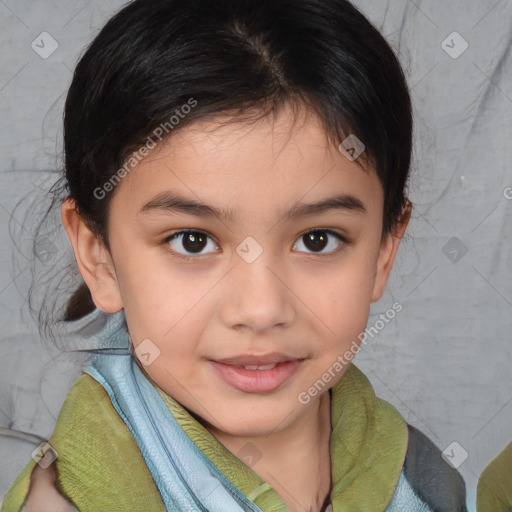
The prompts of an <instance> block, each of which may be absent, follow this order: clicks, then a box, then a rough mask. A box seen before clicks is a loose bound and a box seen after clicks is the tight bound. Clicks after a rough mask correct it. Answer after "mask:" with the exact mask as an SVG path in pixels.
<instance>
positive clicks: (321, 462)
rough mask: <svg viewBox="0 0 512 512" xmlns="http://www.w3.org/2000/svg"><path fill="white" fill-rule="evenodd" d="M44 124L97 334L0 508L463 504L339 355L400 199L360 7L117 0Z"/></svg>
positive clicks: (405, 148)
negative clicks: (55, 134)
mask: <svg viewBox="0 0 512 512" xmlns="http://www.w3.org/2000/svg"><path fill="white" fill-rule="evenodd" d="M64 129H65V133H64V138H65V171H64V179H65V184H66V192H67V193H66V196H65V197H64V198H63V199H64V200H63V202H62V210H61V211H62V220H63V225H64V229H65V230H66V233H67V235H68V237H69V240H70V242H71V245H72V247H73V250H74V254H75V259H76V263H77V265H78V268H79V270H80V273H81V276H82V277H83V281H84V284H83V285H82V286H81V287H80V288H79V289H78V290H77V291H76V292H75V293H74V295H73V296H72V297H71V299H70V300H69V303H68V306H67V309H66V311H65V312H64V314H63V320H64V322H65V323H66V326H67V329H68V330H69V332H70V333H71V332H79V333H82V334H83V336H84V339H85V337H88V342H91V340H92V341H94V342H95V343H96V344H98V345H99V346H100V347H101V349H98V350H95V351H92V352H93V353H92V354H91V357H90V359H89V362H88V364H87V366H86V367H85V368H84V372H83V374H82V375H81V376H80V377H79V378H78V380H77V381H76V382H75V384H74V386H73V387H72V389H71V390H70V392H69V394H68V396H67V398H66V401H65V403H64V405H63V407H62V409H61V412H60V414H59V418H58V420H57V424H56V426H55V430H54V432H53V434H52V436H51V438H50V439H49V442H48V443H47V444H46V445H45V446H43V447H42V449H41V452H40V454H39V455H38V456H37V457H35V460H33V461H31V462H30V463H29V464H28V465H27V467H26V468H25V469H24V470H23V471H22V473H21V474H20V475H19V477H18V478H17V480H16V481H15V482H14V484H13V485H12V487H11V489H10V491H9V493H8V494H7V496H6V498H5V502H4V505H3V508H2V510H3V511H7V512H11V511H18V510H25V511H26V512H37V511H40V510H44V511H48V510H80V511H81V512H88V511H94V512H101V511H109V512H112V511H151V512H153V511H163V510H169V511H180V512H184V511H198V510H200V511H216V512H221V511H222V512H225V511H242V510H243V511H258V510H263V511H285V510H291V511H297V512H298V511H314V512H318V511H325V510H331V511H332V510H334V511H335V512H338V511H350V512H353V511H356V510H362V511H368V512H378V511H388V512H389V511H398V510H407V511H434V510H450V511H463V510H465V496H464V493H465V489H464V483H463V482H462V480H461V478H460V476H459V474H458V472H457V471H456V470H454V469H453V468H451V466H449V465H448V464H447V463H445V462H444V460H443V459H442V458H441V456H440V453H439V450H438V449H437V448H436V447H435V446H434V445H433V444H432V443H431V442H430V441H429V440H428V439H427V438H426V437H425V436H424V435H423V434H422V433H421V432H419V431H418V430H416V429H414V428H413V427H411V426H409V425H407V423H406V422H405V421H404V420H403V418H402V417H401V416H400V415H399V413H398V412H397V411H396V409H394V408H393V407H392V406H391V405H390V404H388V403H387V402H384V401H383V400H380V399H378V398H377V397H376V396H375V394H374V392H373V390H372V387H371V385H370V383H369V381H368V380H367V379H366V377H365V376H364V375H363V374H362V373H361V372H360V371H359V370H358V369H357V368H356V367H355V366H354V365H353V364H352V358H353V356H354V354H355V353H356V352H357V350H358V349H359V347H360V345H361V343H366V339H365V338H366V337H365V328H366V324H367V321H368V315H369V308H370V304H371V303H372V302H375V301H377V300H379V298H380V297H381V296H382V293H383V290H384V287H385V284H386V281H387V279H388V276H389V274H390V272H391V269H392V266H393V263H394V260H395V255H396V252H397V250H398V246H399V243H400V239H401V237H402V236H403V234H404V231H405V229H406V227H407V223H408V220H409V217H410V209H411V206H410V203H409V202H408V201H407V200H406V197H405V186H406V182H407V176H408V172H409V165H410V153H411V136H412V120H411V106H410V98H409V94H408V91H407V87H406V84H405V80H404V76H403V73H402V70H401V68H400V65H399V63H398V61H397V59H396V57H395V56H394V54H393V52H392V51H391V49H390V48H389V46H388V45H387V43H386V42H385V40H384V39H383V37H382V36H381V35H380V34H379V33H378V31H377V30H376V29H375V28H374V27H373V26H372V25H371V24H370V23H369V22H368V21H367V20H366V19H365V18H364V16H363V15H362V14H361V13H359V11H357V10H356V9H355V8H354V7H353V6H352V5H351V4H350V3H349V2H347V1H345V0H322V1H319V0H293V1H292V0H272V1H270V0H258V1H254V0H216V1H215V2H213V1H211V0H194V1H190V2H181V1H179V0H154V1H152V2H148V1H147V0H135V1H134V2H132V3H130V4H129V5H127V6H126V7H124V8H123V9H122V10H121V11H120V12H119V13H118V14H117V15H115V16H114V17H113V18H112V19H111V20H110V21H109V22H108V23H107V25H106V26H105V27H104V29H103V30H102V31H101V32H100V34H99V35H98V36H97V37H96V38H95V40H94V41H93V43H92V44H91V45H90V47H89V48H88V49H87V51H86V52H85V54H84V55H83V57H82V58H81V60H80V62H79V63H78V65H77V68H76V70H75V74H74V78H73V82H72V84H71V87H70V89H69V93H68V97H67V101H66V106H65V120H64ZM401 308H402V306H401V304H399V303H395V304H393V308H391V309H390V310H389V311H390V313H389V318H392V315H391V313H393V316H394V315H395V314H396V313H397V312H399V311H400V310H401ZM386 316H387V315H386ZM389 318H387V320H386V321H389ZM91 333H93V334H92V335H91Z"/></svg>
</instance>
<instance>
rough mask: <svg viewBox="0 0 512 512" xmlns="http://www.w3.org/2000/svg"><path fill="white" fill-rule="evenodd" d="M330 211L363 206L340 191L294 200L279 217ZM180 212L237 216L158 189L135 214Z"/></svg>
mask: <svg viewBox="0 0 512 512" xmlns="http://www.w3.org/2000/svg"><path fill="white" fill-rule="evenodd" d="M330 210H341V211H349V212H354V213H359V214H364V213H366V211H367V210H366V207H365V205H364V204H363V202H362V201H361V200H360V199H358V198H357V197H355V196H353V195H350V194H341V195H337V196H334V197H329V198H326V199H322V200H321V201H318V202H316V203H296V204H295V205H293V206H292V207H291V208H290V209H289V210H287V211H286V212H284V214H283V215H282V216H283V220H295V219H298V218H302V217H310V216H313V215H320V214H322V213H326V212H328V211H330ZM151 212H162V213H184V214H186V215H195V216H197V217H217V218H219V219H221V220H223V221H226V222H233V221H234V220H235V219H236V218H237V214H236V210H233V209H232V208H223V207H216V206H212V205H208V204H204V203H200V202H198V201H195V200H193V199H190V198H186V197H183V196H180V195H178V194H175V193H170V192H162V193H160V194H158V195H157V196H155V197H154V198H153V199H151V200H150V201H148V202H147V203H145V204H144V206H143V207H142V208H141V209H140V210H139V213H143V214H146V213H151Z"/></svg>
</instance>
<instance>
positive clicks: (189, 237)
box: [183, 231, 207, 252]
mask: <svg viewBox="0 0 512 512" xmlns="http://www.w3.org/2000/svg"><path fill="white" fill-rule="evenodd" d="M206 238H207V237H206V236H205V235H204V234H203V233H199V232H197V231H190V232H188V233H185V234H184V236H183V247H184V248H185V250H187V251H188V252H195V251H197V252H201V251H202V250H203V249H204V247H205V246H206Z"/></svg>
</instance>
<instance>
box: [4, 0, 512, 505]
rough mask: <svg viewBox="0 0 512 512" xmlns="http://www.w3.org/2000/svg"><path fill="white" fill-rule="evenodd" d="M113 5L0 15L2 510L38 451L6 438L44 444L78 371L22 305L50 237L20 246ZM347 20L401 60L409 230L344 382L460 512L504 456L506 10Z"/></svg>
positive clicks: (510, 108)
mask: <svg viewBox="0 0 512 512" xmlns="http://www.w3.org/2000/svg"><path fill="white" fill-rule="evenodd" d="M123 3H124V2H122V1H119V0H117V1H116V0H108V1H102V2H99V1H95V0H90V1H87V0H66V1H62V0H60V1H57V0H45V1H34V0H30V1H29V0H1V1H0V27H1V31H0V34H1V35H0V45H1V59H2V65H1V68H0V134H1V137H0V154H1V157H2V158H1V159H0V180H1V187H0V241H1V244H0V262H1V269H2V271H1V274H0V322H1V323H0V325H1V336H0V339H1V342H0V343H1V345H0V349H1V356H0V361H1V366H0V427H3V428H0V498H1V497H2V496H3V495H4V494H5V492H6V491H7V489H8V487H9V485H10V484H11V482H12V481H13V480H14V478H15V477H16V475H17V474H18V473H19V471H20V470H21V469H22V468H23V467H24V466H25V465H26V463H27V461H28V460H29V457H30V456H31V452H32V451H33V450H34V448H35V447H36V446H37V444H38V441H37V438H36V437H32V438H28V437H27V436H26V435H25V438H24V439H20V438H16V437H12V434H16V432H24V433H28V434H31V435H34V436H39V437H40V438H41V439H45V438H48V437H49V435H50V434H51V432H52V429H53V425H54V423H55V419H56V417H57V414H58V412H59V409H60V406H61V405H62V402H63V400H64V398H65V396H66V393H67V391H68V389H69V388H70V387H71V385H72V383H73V381H74V380H75V379H76V377H77V376H78V375H79V373H80V364H81V361H82V360H83V359H82V358H83V355H82V354H80V353H76V352H75V353H70V352H69V351H68V352H63V351H62V350H59V349H58V348H57V347H55V346H53V345H52V344H50V343H46V344H45V343H42V342H41V338H40V336H39V334H38V333H37V327H36V324H35V321H34V320H33V318H32V317H31V316H30V314H29V313H28V305H27V297H28V289H29V286H30V284H31V282H32V279H33V278H34V276H35V278H36V281H37V282H38V283H39V284H40V285H41V283H43V286H42V287H43V288H44V283H45V280H46V281H49V282H50V283H52V285H53V286H54V287H55V284H56V278H55V277H54V274H52V272H54V271H55V269H58V270H60V272H61V273H62V271H64V272H65V273H66V272H67V273H69V274H70V273H71V271H70V270H69V269H71V268H72V265H73V259H72V255H71V254H70V253H69V247H68V245H69V244H68V243H67V240H66V239H65V238H64V237H63V236H62V235H63V231H62V230H60V232H59V231H58V230H57V229H50V230H49V231H48V233H47V234H46V235H44V236H43V237H42V238H40V239H38V244H36V247H35V248H32V247H31V245H30V243H31V242H30V241H31V234H32V231H33V229H32V228H33V227H34V225H35V220H34V219H37V218H38V214H39V210H40V209H41V205H43V204H44V201H43V199H41V197H44V196H42V195H41V194H43V193H44V190H45V189H47V188H48V187H49V185H50V184H51V183H52V182H53V181H55V176H54V175H53V174H51V173H50V172H51V171H55V169H58V168H59V167H61V166H62V157H61V150H62V119H61V117H62V107H63V103H64V99H65V94H66V91H67V88H68V86H69V84H70V81H71V77H72V70H73V69H74V66H75V64H76V61H77V58H78V56H79V55H80V54H81V53H82V52H83V51H84V48H85V46H86V45H87V44H88V43H89V42H90V41H91V39H92V37H93V36H94V35H95V34H96V33H97V32H98V31H99V29H100V28H101V27H102V25H103V24H104V23H105V21H106V20H107V19H108V18H109V17H110V16H111V15H112V14H113V13H114V12H115V11H116V10H117V9H118V8H119V7H120V6H121V5H123ZM355 4H356V5H357V6H359V7H360V8H361V10H362V11H363V12H364V13H365V14H366V15H367V16H368V17H369V18H370V19H371V20H372V21H373V22H374V23H375V25H376V26H377V27H378V28H379V29H380V30H381V31H382V32H383V34H384V35H385V36H386V38H387V39H388V41H389V42H390V43H391V44H392V46H393V47H394V48H395V50H396V51H397V52H398V54H399V56H400V59H401V61H402V63H403V66H404V69H405V71H406V75H407V79H408V82H409V84H410V87H411V90H412V96H413V101H414V108H415V120H416V132H415V152H414V164H413V170H412V176H411V182H410V187H409V197H410V199H411V200H412V202H413V203H414V213H413V219H412V220H411V223H410V226H409V229H408V233H407V235H406V237H405V239H404V240H403V242H402V246H401V249H400V252H399V256H398V261H397V263H396V265H395V269H394V271H393V274H392V276H391V279H390V282H389V285H388V289H387V292H386V294H385V296H384V297H383V298H382V299H381V301H380V302H379V303H377V304H374V305H373V306H372V315H371V317H370V319H369V323H368V326H369V327H370V326H374V327H375V328H376V331H377V333H376V334H375V331H373V332H374V334H373V335H372V336H369V337H368V342H367V343H366V344H365V345H364V346H363V348H362V350H361V351H360V353H359V354H358V355H357V357H356V364H357V365H358V366H359V367H360V368H361V369H362V370H363V371H364V372H365V373H366V374H367V376H368V377H369V378H370V380H371V382H372V384H373V385H374V387H375V388H376V391H377V394H378V395H379V396H381V397H382V398H384V399H386V400H388V401H390V402H391V403H393V404H394V405H395V406H396V407H397V408H398V409H399V410H400V412H401V413H402V415H403V416H404V417H405V419H406V420H407V421H408V422H410V423H411V424H413V425H415V426H416V427H418V428H420V429H421V430H422V431H423V432H424V433H425V434H426V435H428V436H429V437H430V438H431V439H432V440H433V441H434V442H435V443H436V444H437V445H438V446H439V447H440V448H441V449H442V450H444V449H447V450H446V453H447V457H448V458H449V459H450V460H451V461H452V462H453V464H456V465H457V466H458V469H459V471H460V472H461V473H462V475H463V476H464V478H465V480H466V484H467V487H468V503H469V506H470V509H473V507H474V501H475V489H476V479H477V476H478V475H479V474H480V472H481V471H482V470H483V468H484V467H485V466H486V465H487V464H488V462H489V461H490V460H491V459H492V458H493V457H494V456H496V455H497V454H498V453H499V452H500V451H501V450H502V449H503V448H504V447H505V446H506V445H507V443H508V442H510V441H511V440H512V371H511V367H512V364H511V363H512V342H511V341H512V340H511V338H512V336H511V333H512V222H511V220H512V56H511V42H512V2H511V1H510V0H478V1H477V0H456V1H450V2H446V1H444V0H393V1H389V0H388V1H383V0H358V1H356V2H355ZM43 32H47V33H48V34H50V36H51V38H53V40H55V41H56V44H58V47H57V49H56V50H55V51H54V53H52V54H51V55H50V56H47V55H44V52H45V51H46V52H48V51H50V50H51V49H52V44H53V45H55V43H53V41H52V40H51V39H49V38H48V36H47V35H42V36H40V34H41V33H43ZM454 32H457V34H453V33H454ZM41 38H44V41H45V44H44V48H42V46H43V45H42V44H41V42H40V41H41ZM466 45H467V48H466ZM38 52H39V53H38ZM41 53H43V56H44V57H47V58H42V56H41V55H40V54H41ZM56 222H58V219H57V221H56ZM34 253H35V256H36V257H34V255H33V254H34ZM63 254H64V255H65V256H62V255H63ZM67 264H70V265H71V266H69V267H66V265H67ZM40 288H41V286H40ZM38 293H39V294H40V293H41V291H40V290H39V292H38ZM60 296H62V297H65V294H64V292H62V293H61V292H60V290H57V291H54V292H52V295H51V299H52V300H53V299H55V298H57V299H58V298H59V297H60ZM395 301H398V302H400V303H401V304H402V305H403V309H402V311H401V312H400V313H398V314H396V316H395V318H393V319H392V320H390V321H389V322H387V323H386V324H385V325H384V327H381V325H382V323H377V321H378V320H379V315H380V314H383V313H384V314H385V313H386V311H387V310H388V309H389V308H390V307H391V305H392V304H393V303H394V302H395ZM36 304H37V301H36ZM36 309H37V308H36ZM74 343H75V344H76V347H75V348H77V347H78V348H79V345H80V343H79V342H78V341H75V342H74ZM72 346H74V345H73V343H71V342H69V343H68V349H69V347H72ZM82 348H83V347H82ZM6 429H12V430H6ZM14 431H16V432H14ZM6 434H11V435H9V436H7V435H6ZM27 439H30V440H31V442H29V441H28V440H27Z"/></svg>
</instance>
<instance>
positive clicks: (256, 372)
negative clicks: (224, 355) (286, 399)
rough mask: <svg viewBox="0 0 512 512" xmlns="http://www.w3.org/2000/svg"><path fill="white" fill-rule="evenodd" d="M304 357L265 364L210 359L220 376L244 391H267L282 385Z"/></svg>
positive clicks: (232, 385)
mask: <svg viewBox="0 0 512 512" xmlns="http://www.w3.org/2000/svg"><path fill="white" fill-rule="evenodd" d="M303 361H304V359H294V360H291V361H281V362H273V363H266V364H230V363H225V362H220V361H213V360H210V361H209V362H210V364H211V365H212V367H213V369H214V370H215V372H216V373H217V375H219V376H220V378H221V379H222V380H223V381H224V382H226V383H227V384H229V385H230V386H231V387H233V388H235V389H238V390H239V391H243V392H245V393H269V392H271V391H275V390H276V389H278V388H279V387H280V386H282V385H283V384H284V383H285V382H286V381H287V380H288V379H289V378H290V377H291V376H292V375H293V374H294V373H295V372H296V371H297V370H298V369H299V367H300V365H301V364H302V362H303Z"/></svg>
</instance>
